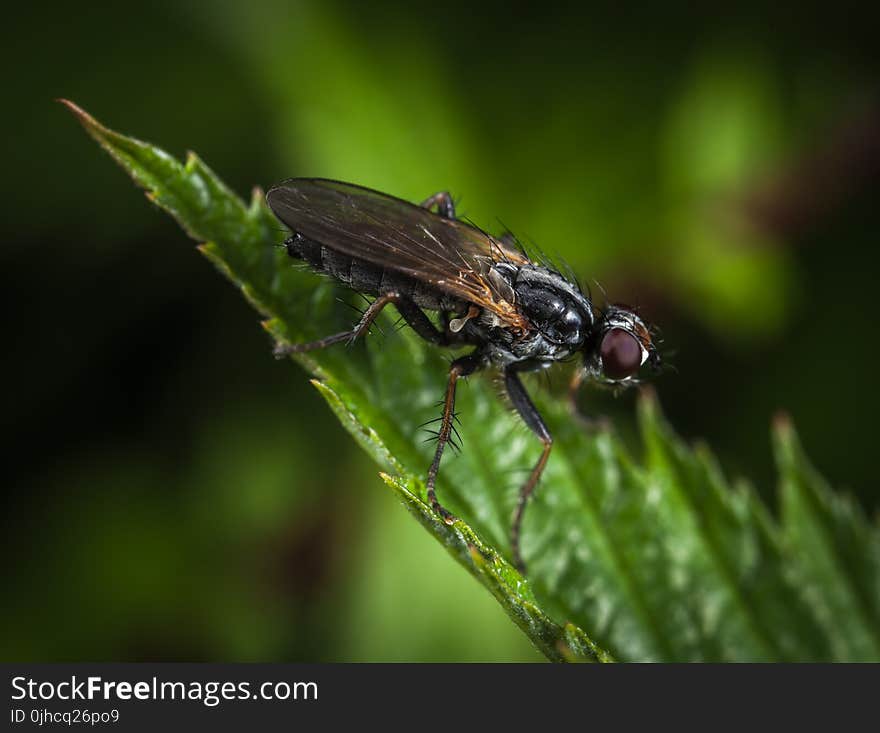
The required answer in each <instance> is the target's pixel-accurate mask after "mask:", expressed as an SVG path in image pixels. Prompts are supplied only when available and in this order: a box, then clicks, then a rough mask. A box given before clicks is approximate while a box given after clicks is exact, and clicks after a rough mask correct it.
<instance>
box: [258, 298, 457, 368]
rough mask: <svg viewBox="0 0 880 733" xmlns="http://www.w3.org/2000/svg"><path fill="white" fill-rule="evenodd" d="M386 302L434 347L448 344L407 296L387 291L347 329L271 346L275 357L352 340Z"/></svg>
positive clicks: (362, 332) (447, 340) (444, 337)
mask: <svg viewBox="0 0 880 733" xmlns="http://www.w3.org/2000/svg"><path fill="white" fill-rule="evenodd" d="M390 303H393V304H394V305H395V306H397V310H398V311H399V312H400V315H402V316H403V318H404V320H405V321H406V322H407V323H408V324H409V326H410V327H411V328H412V329H413V331H415V332H416V333H417V334H418V335H419V336H421V337H422V338H423V339H425V340H426V341H430V342H431V343H433V344H437V345H438V346H446V345H448V344H449V338H448V336H447V335H446V334H445V333H443V332H441V331H440V330H438V329H437V328H436V326H434V324H433V323H431V320H430V319H429V318H428V316H426V315H425V313H424V312H423V311H422V309H421V308H419V307H418V306H417V305H416V304H415V303H414V302H413V301H412V300H411V299H410V298H407V297H405V296H403V295H401V294H400V293H398V292H391V293H383V294H382V295H380V296H379V297H378V298H376V300H374V301H373V302H372V303H370V306H369V307H368V308H367V309H366V310H365V311H364V313H363V315H362V316H361V319H360V320H359V321H358V322H357V324H356V325H355V327H354V328H352V329H351V330H350V331H342V332H341V333H335V334H333V335H332V336H325V337H324V338H322V339H318V340H317V341H309V342H307V343H304V344H279V345H278V346H276V347H275V356H277V357H278V358H279V359H280V358H281V357H284V356H287V355H288V354H302V353H303V352H306V351H315V350H316V349H323V348H325V347H327V346H332V345H333V344H338V343H341V342H343V341H346V342H348V343H352V342H353V341H355V340H356V339H357V338H359V337H361V336H363V335H364V334H365V333H366V332H367V331H369V330H370V326H372V325H373V322H374V321H375V320H376V318H377V317H378V315H379V313H381V312H382V309H383V308H384V307H385V306H386V305H388V304H390Z"/></svg>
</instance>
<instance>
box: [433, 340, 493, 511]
mask: <svg viewBox="0 0 880 733" xmlns="http://www.w3.org/2000/svg"><path fill="white" fill-rule="evenodd" d="M483 361H484V360H483V356H482V354H480V353H478V352H473V353H471V354H468V355H467V356H462V357H460V358H458V359H456V360H455V361H453V362H452V364H451V365H450V367H449V381H448V382H447V384H446V397H445V399H444V400H443V414H442V415H441V417H440V430H439V431H438V432H437V448H436V450H435V451H434V460H433V461H431V466H430V468H429V469H428V501H429V502H431V507H432V508H433V509H434V511H435V512H437V513H438V514H439V515H440V516H441V517H443V521H445V522H446V524H452V523H453V522H454V521H455V517H454V516H452V514H451V513H450V512H449V511H448V510H447V509H445V508H444V507H443V506H442V505H441V504H440V502H439V501H437V492H436V491H435V488H434V486H435V484H436V483H437V472H438V471H439V470H440V459H441V458H442V457H443V449H444V448H446V444H447V443H448V442H449V438H450V436H451V435H452V430H453V421H454V420H455V387H456V383H457V382H458V379H459V377H466V376H467V375H468V374H473V373H474V372H475V371H477V369H479V368H480V367H481V366H482V365H483Z"/></svg>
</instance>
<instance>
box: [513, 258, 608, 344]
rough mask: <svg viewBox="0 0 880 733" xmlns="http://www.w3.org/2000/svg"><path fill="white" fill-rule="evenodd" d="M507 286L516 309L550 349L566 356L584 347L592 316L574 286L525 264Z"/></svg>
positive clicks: (589, 305)
mask: <svg viewBox="0 0 880 733" xmlns="http://www.w3.org/2000/svg"><path fill="white" fill-rule="evenodd" d="M510 284H511V287H512V288H513V291H514V293H515V295H516V307H517V309H518V310H519V311H520V312H521V313H522V314H523V315H524V316H525V317H526V318H528V320H529V322H530V323H532V324H533V325H534V326H535V328H536V329H537V330H538V332H539V333H540V334H541V336H542V337H543V339H544V340H545V341H546V342H547V347H548V348H550V350H552V351H557V350H559V351H564V352H566V354H567V353H570V352H572V351H577V350H578V349H580V348H581V347H582V346H583V344H584V342H585V341H586V340H587V337H588V335H589V334H590V332H591V330H592V328H593V324H594V322H595V315H594V313H593V306H592V304H591V303H590V301H589V300H588V299H587V297H586V296H585V295H584V294H583V293H582V292H581V291H580V288H578V286H577V285H576V284H575V283H572V282H570V281H569V280H566V279H565V278H564V277H563V276H562V275H560V274H559V273H558V272H554V271H553V270H550V269H548V268H546V267H539V266H536V265H526V266H523V267H519V268H517V272H516V276H515V279H513V280H512V282H511V283H510ZM554 347H558V349H557V348H554ZM560 358H564V357H560Z"/></svg>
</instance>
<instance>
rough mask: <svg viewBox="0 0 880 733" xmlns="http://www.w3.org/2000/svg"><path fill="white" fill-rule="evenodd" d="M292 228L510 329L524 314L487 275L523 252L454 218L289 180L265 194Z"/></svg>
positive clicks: (339, 187) (364, 191) (321, 182)
mask: <svg viewBox="0 0 880 733" xmlns="http://www.w3.org/2000/svg"><path fill="white" fill-rule="evenodd" d="M266 200H267V201H268V203H269V206H270V207H271V209H272V211H273V212H275V215H276V216H277V217H278V218H279V219H280V220H281V221H283V222H284V223H285V224H286V225H287V226H288V227H289V228H290V229H291V230H292V231H294V232H298V233H299V234H301V235H302V236H304V237H306V238H308V239H311V240H313V241H315V242H318V243H320V244H322V245H324V246H325V247H327V248H329V249H332V250H335V251H338V252H340V253H342V254H346V255H348V256H350V257H354V258H357V259H362V260H365V261H367V262H371V263H373V264H375V265H379V266H381V267H385V268H388V269H390V270H393V271H396V272H399V273H401V274H404V275H408V276H409V277H412V278H414V279H417V280H420V281H423V282H428V283H430V284H432V285H433V286H435V287H436V288H438V289H439V290H443V291H444V292H447V293H449V294H450V295H453V296H455V297H457V298H461V299H463V300H466V301H470V302H472V303H475V304H476V305H479V306H481V307H484V308H488V309H490V310H491V311H492V312H493V313H495V314H496V315H497V316H499V318H501V319H502V320H503V321H504V322H506V323H508V324H509V325H511V326H516V327H520V328H522V327H524V326H525V325H526V323H525V319H524V318H523V317H522V316H521V315H520V314H518V313H517V312H516V309H515V308H514V305H513V304H512V303H509V302H507V301H506V300H504V299H503V297H502V296H501V295H500V294H499V293H498V292H497V290H496V289H495V287H494V286H493V285H492V283H491V281H490V280H489V279H488V278H487V277H486V276H485V273H486V272H487V271H488V268H489V267H490V266H491V265H492V263H494V262H498V261H502V260H507V261H512V262H516V263H517V264H525V263H527V262H528V260H527V259H526V258H525V256H524V255H523V254H522V253H520V252H518V251H516V250H514V249H511V248H510V247H508V246H506V245H505V244H504V243H502V242H500V241H499V240H497V239H495V238H494V237H492V236H490V235H489V234H486V233H485V232H483V231H481V230H480V229H477V228H476V227H474V226H472V225H470V224H468V223H466V222H462V221H459V220H455V219H447V218H445V217H442V216H439V215H437V214H434V213H432V212H430V211H428V210H427V209H425V208H423V207H421V206H416V205H415V204H412V203H410V202H408V201H404V200H402V199H398V198H395V197H393V196H388V195H387V194H383V193H379V192H378V191H373V190H371V189H368V188H363V187H361V186H355V185H352V184H349V183H341V182H339V181H330V180H326V179H321V178H292V179H289V180H287V181H285V182H283V183H281V184H280V185H278V186H275V187H274V188H272V189H270V190H269V192H268V193H267V195H266Z"/></svg>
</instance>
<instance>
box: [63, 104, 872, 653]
mask: <svg viewBox="0 0 880 733" xmlns="http://www.w3.org/2000/svg"><path fill="white" fill-rule="evenodd" d="M64 103H65V104H66V105H67V106H68V107H69V108H70V109H71V110H72V111H73V112H74V114H75V115H76V116H77V117H78V119H79V120H80V122H81V123H82V124H83V126H84V127H85V129H86V130H87V132H88V133H89V134H90V135H91V136H92V137H94V138H95V139H96V140H97V141H98V143H99V144H100V145H101V146H102V147H103V148H104V149H105V150H107V151H108V152H109V153H110V154H111V155H112V156H113V157H114V158H115V159H116V160H117V162H119V163H120V165H121V166H122V167H123V168H124V169H125V170H126V171H127V172H128V173H129V174H130V175H131V176H132V177H133V178H134V180H135V181H136V182H137V183H138V184H139V185H141V186H142V187H143V188H145V189H146V190H147V192H148V194H147V195H148V196H149V198H150V199H151V200H152V201H154V202H155V203H156V204H157V205H158V206H160V207H161V208H163V209H165V210H166V211H168V212H169V213H170V214H171V215H172V216H174V217H175V218H176V219H177V220H178V222H179V223H180V224H181V226H183V228H184V229H185V230H186V231H187V233H188V234H189V235H190V236H191V237H193V238H194V239H196V240H198V241H201V242H204V244H202V245H201V246H200V250H201V251H202V252H203V253H204V254H205V255H206V256H207V257H208V258H209V259H210V260H211V261H212V262H213V263H214V264H215V265H216V266H217V267H218V269H220V271H221V272H222V273H223V274H224V275H225V276H226V277H228V278H229V279H230V280H231V281H232V282H233V283H234V284H235V285H237V286H238V287H239V288H241V290H242V292H243V293H244V295H245V297H246V298H247V299H248V300H249V301H250V302H251V303H252V304H253V305H254V307H255V308H257V310H258V311H260V313H262V314H263V316H264V317H265V318H266V321H265V323H264V325H265V327H266V329H267V330H268V331H269V332H270V334H271V335H272V336H273V337H274V338H275V339H277V340H278V341H281V342H292V341H299V340H306V339H313V338H316V337H318V336H323V335H326V334H328V333H333V332H336V331H339V330H343V329H345V328H347V327H349V326H350V324H349V323H348V322H347V321H346V317H347V314H346V313H345V312H344V309H341V308H339V307H338V305H337V304H336V303H335V302H334V292H336V291H335V289H334V286H333V285H332V284H331V283H328V282H326V281H325V280H322V279H321V278H318V277H316V276H315V275H313V274H311V273H308V272H303V271H302V270H300V269H297V268H293V267H291V266H290V263H289V260H288V259H287V257H286V255H285V254H284V252H283V250H282V249H281V248H280V247H278V246H276V245H277V244H278V243H279V241H280V239H281V238H282V236H283V235H282V234H281V233H280V227H279V225H278V223H277V222H276V221H275V219H274V218H273V217H272V215H271V214H270V212H269V211H268V210H267V208H266V207H265V204H264V202H263V196H262V193H261V192H260V191H259V190H255V191H254V193H253V197H252V200H251V203H250V204H249V205H245V204H244V203H243V202H242V201H241V200H240V199H238V198H237V197H236V196H235V195H234V194H233V193H232V192H231V191H229V189H228V188H226V187H225V186H224V185H223V184H222V183H221V182H220V181H219V179H218V178H217V177H216V176H215V175H214V174H213V173H212V172H211V171H210V169H208V168H207V166H205V165H204V163H202V162H201V161H200V160H199V159H198V158H197V157H196V156H195V155H193V154H190V155H189V156H188V157H187V160H186V163H180V162H178V161H177V160H175V159H174V158H172V157H171V156H169V155H168V154H166V153H164V152H163V151H161V150H159V149H157V148H155V147H153V146H151V145H148V144H146V143H143V142H140V141H138V140H135V139H133V138H130V137H126V136H123V135H120V134H119V133H116V132H113V131H111V130H109V129H107V128H105V127H103V126H102V125H100V124H99V123H98V122H97V121H96V120H94V119H93V118H92V117H90V116H89V115H88V114H86V113H85V112H84V111H82V110H81V109H79V108H78V107H76V106H75V105H73V104H72V103H70V102H64ZM306 316H307V317H306ZM383 318H384V316H383ZM385 320H386V321H387V322H388V323H389V324H390V323H391V316H390V315H389V316H388V317H387V318H386V319H385ZM386 330H388V331H389V333H388V335H386V336H384V337H382V336H371V337H370V338H367V339H365V340H364V341H363V342H362V343H360V344H358V345H356V346H355V348H354V349H345V348H341V347H336V348H330V349H326V350H324V351H321V352H313V353H310V354H308V355H301V356H297V357H296V360H297V361H299V362H300V363H301V364H302V365H303V366H304V367H305V368H306V369H307V370H308V371H309V372H311V373H312V374H313V375H314V377H315V379H314V380H313V384H314V385H315V387H316V388H317V389H318V390H319V392H320V393H321V394H322V395H323V396H324V398H325V399H326V400H327V403H328V404H329V406H330V407H331V409H332V410H333V411H334V412H335V413H336V415H337V416H338V417H339V419H340V421H341V422H342V424H343V425H344V426H345V428H346V429H347V430H348V431H349V432H350V433H351V434H352V436H353V437H354V438H355V440H356V441H357V442H358V443H359V444H360V445H361V446H362V447H363V448H364V449H365V450H366V451H367V452H368V453H369V454H370V455H371V456H372V457H373V458H374V459H375V461H376V462H377V463H378V464H379V465H380V466H381V467H382V473H381V476H382V479H383V480H384V482H385V484H386V485H387V486H388V488H389V489H391V490H392V491H393V492H394V493H395V495H396V496H397V497H398V498H399V500H400V501H401V503H402V504H403V505H404V506H405V507H406V508H407V509H408V510H409V511H410V513H411V514H412V515H413V516H414V517H415V518H416V519H417V520H418V521H419V522H420V523H421V524H422V526H424V527H425V528H426V529H427V530H428V531H429V532H430V533H431V534H432V535H433V536H434V537H435V538H437V540H439V541H440V542H441V543H442V544H443V545H444V546H445V547H446V548H447V550H448V551H449V553H450V554H451V555H452V557H454V558H455V559H456V560H457V561H458V562H459V563H461V564H462V565H463V566H464V567H465V568H466V569H467V570H468V571H469V572H470V573H471V574H472V575H473V576H474V577H475V578H476V579H477V580H478V581H479V582H480V583H482V584H483V585H484V586H485V587H486V588H487V589H488V590H489V592H490V593H492V595H493V596H494V597H495V598H496V599H497V600H498V602H499V604H501V606H502V607H503V608H504V610H505V611H506V612H507V614H508V615H509V616H510V618H511V619H512V620H513V621H514V623H516V624H517V625H518V626H519V627H520V628H521V629H522V630H523V632H524V633H526V634H527V635H528V636H529V638H530V639H531V640H532V642H533V643H534V644H535V646H536V647H537V648H538V649H540V650H541V651H542V652H543V653H544V654H545V655H546V656H547V657H548V658H550V659H552V660H556V661H610V660H611V659H612V658H617V659H621V660H633V661H635V660H639V661H702V660H724V661H776V660H785V661H794V660H873V661H876V660H878V659H880V632H878V628H880V532H878V528H877V526H876V524H874V523H871V522H870V521H869V520H868V519H867V518H866V517H865V516H864V515H863V514H862V513H861V512H860V511H859V509H858V508H857V507H856V506H855V505H854V504H853V503H852V502H851V501H849V500H848V499H847V498H844V497H842V496H841V495H840V494H836V493H834V492H832V491H831V490H830V489H829V488H828V487H827V486H826V485H825V483H824V482H823V481H822V480H821V479H820V478H819V477H818V476H817V475H816V473H815V471H814V470H813V469H812V468H811V467H810V466H809V464H808V463H807V461H806V459H805V457H804V456H803V454H802V452H801V450H800V448H799V446H798V444H797V440H796V438H795V436H794V432H793V430H792V429H791V427H790V426H789V425H788V424H787V423H784V422H782V423H780V424H779V425H778V426H777V428H776V431H775V444H776V454H777V461H778V465H779V470H780V475H781V513H780V517H779V518H778V519H777V518H775V517H774V516H772V515H771V513H770V512H769V511H768V509H767V508H766V507H765V506H764V505H763V504H762V503H761V501H760V500H759V498H758V496H757V494H756V493H755V492H754V491H753V490H752V489H751V488H750V487H749V486H747V485H744V484H738V485H736V486H731V485H730V483H729V482H728V481H727V480H726V479H725V477H724V475H723V474H722V472H721V470H720V469H719V467H718V466H717V465H716V463H715V461H714V459H713V457H712V455H711V453H710V452H709V450H708V449H707V448H706V447H705V446H697V447H696V448H692V447H689V446H687V445H685V444H684V443H683V442H682V441H681V440H680V439H679V438H678V437H677V436H676V435H675V434H674V433H673V432H672V430H671V429H670V428H669V426H668V425H667V424H666V423H665V422H664V420H663V419H662V417H661V416H660V413H659V409H658V407H657V404H656V401H655V400H654V399H653V397H651V396H650V395H648V396H646V397H645V398H643V399H642V400H641V402H640V409H639V423H640V428H641V434H642V437H643V440H644V444H645V447H646V452H645V457H644V459H643V460H641V461H636V460H634V459H633V458H632V457H631V456H630V455H629V454H628V453H627V451H626V450H625V448H624V447H623V445H622V443H621V442H620V441H619V440H618V438H617V437H616V436H615V435H613V434H612V433H611V432H609V431H607V430H603V431H598V432H594V433H587V432H585V431H583V430H582V429H581V428H580V427H579V426H578V425H577V424H575V422H574V421H572V420H571V419H570V418H569V416H568V415H567V414H566V412H565V411H564V410H563V409H562V407H561V406H560V405H559V404H558V401H554V400H552V399H549V398H548V396H547V395H544V394H543V393H542V392H541V391H540V390H534V391H535V392H536V401H537V403H538V405H539V407H540V409H541V410H542V412H543V414H545V416H546V418H547V421H548V423H549V424H550V426H551V429H552V430H553V432H554V436H555V437H556V443H555V445H554V451H553V455H552V457H551V461H550V463H549V464H548V467H547V470H546V472H545V477H544V480H543V482H542V485H541V487H540V490H539V491H538V492H536V495H535V497H534V499H533V501H532V503H531V504H530V507H529V511H528V512H527V515H526V521H525V525H524V531H523V538H522V541H523V553H524V555H525V558H526V560H527V561H528V562H529V577H528V578H524V577H522V576H521V575H520V574H519V573H518V572H517V571H516V570H515V569H514V568H513V567H512V566H511V564H510V563H509V561H508V557H509V546H508V541H507V537H508V530H509V521H510V517H511V514H512V511H513V508H514V506H515V502H516V493H517V483H518V481H517V476H518V475H520V474H518V473H516V472H518V471H521V470H522V469H523V468H526V467H529V466H531V464H532V463H533V462H534V460H535V459H536V457H537V453H538V449H539V447H538V445H537V444H536V441H535V440H534V439H532V438H531V436H530V435H529V434H528V432H527V431H525V430H523V429H522V426H521V425H520V424H519V423H518V422H517V420H516V419H515V418H514V417H513V416H512V415H510V414H509V411H508V410H507V409H506V408H505V406H504V405H503V404H502V403H501V402H500V401H499V400H498V399H497V397H496V396H495V395H494V393H493V389H492V387H491V384H490V382H489V380H486V379H481V378H474V379H471V380H469V382H467V388H465V389H462V390H461V392H460V396H459V406H460V407H461V410H462V412H463V415H464V425H463V427H462V428H461V432H462V437H463V439H464V446H465V450H464V452H463V453H462V454H461V455H460V456H459V457H457V458H455V459H454V460H453V459H452V457H451V456H447V457H446V458H445V459H444V463H443V466H442V469H441V477H440V481H439V482H438V494H439V495H440V496H441V498H442V501H443V503H444V504H445V505H447V506H448V507H449V508H450V509H451V510H452V511H453V512H455V513H456V515H457V516H458V517H461V519H458V520H457V521H455V523H454V524H452V525H447V524H446V523H445V522H443V521H442V520H441V518H440V517H439V516H438V515H437V514H436V513H435V512H434V511H433V510H432V509H431V507H430V505H429V504H428V503H427V502H426V499H425V482H424V476H425V473H426V469H427V466H428V463H429V461H430V456H431V452H432V448H431V446H430V445H426V444H424V443H423V439H424V434H423V432H422V431H420V428H419V426H420V424H422V423H424V422H425V421H426V420H429V419H431V418H432V417H435V416H436V415H435V412H436V410H437V408H436V402H437V399H438V397H439V395H440V394H441V393H442V390H443V386H444V384H445V371H446V365H447V361H446V357H445V356H444V354H443V353H441V352H440V351H439V350H436V349H433V348H429V347H426V346H425V345H424V344H423V343H422V342H421V341H419V340H418V338H417V337H415V335H414V334H412V333H409V332H408V331H404V332H400V333H395V332H394V331H393V329H386ZM365 480H366V478H365Z"/></svg>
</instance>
